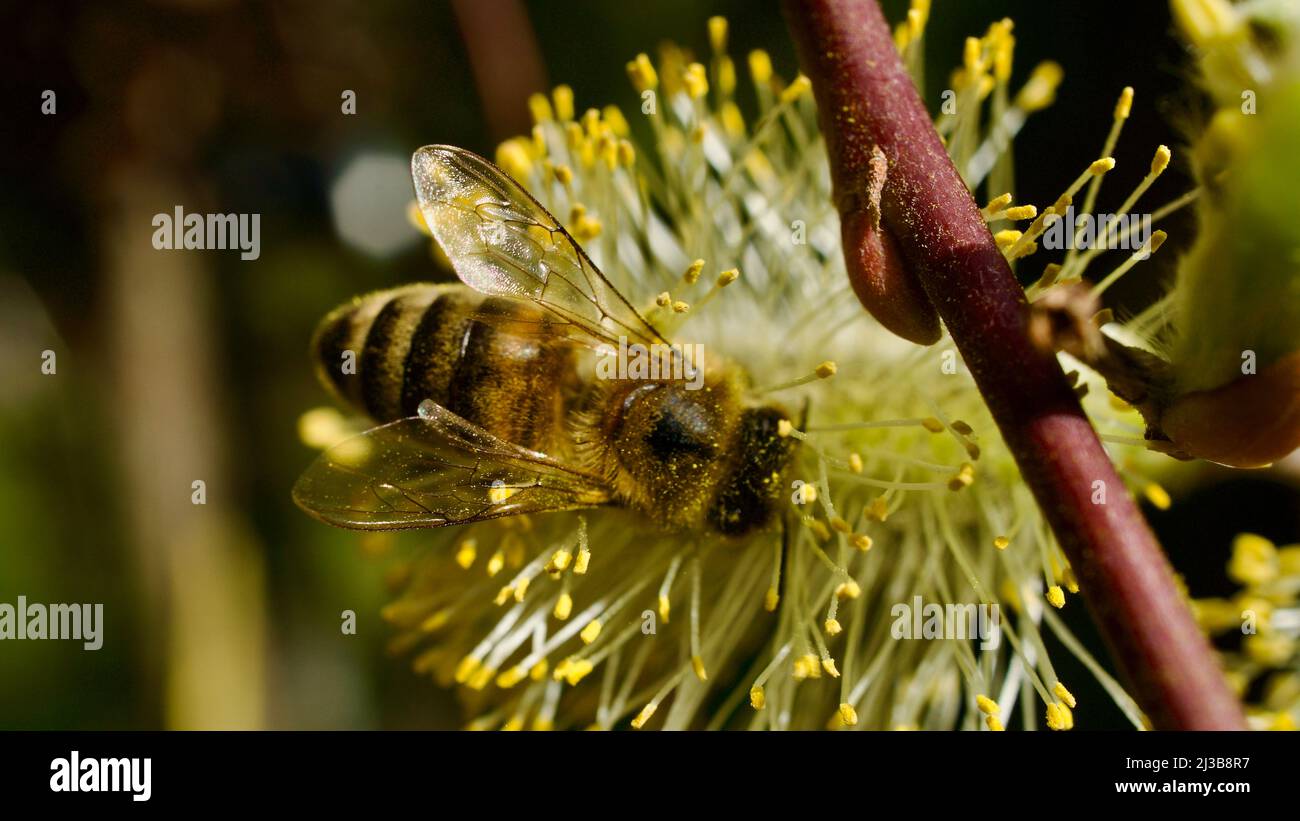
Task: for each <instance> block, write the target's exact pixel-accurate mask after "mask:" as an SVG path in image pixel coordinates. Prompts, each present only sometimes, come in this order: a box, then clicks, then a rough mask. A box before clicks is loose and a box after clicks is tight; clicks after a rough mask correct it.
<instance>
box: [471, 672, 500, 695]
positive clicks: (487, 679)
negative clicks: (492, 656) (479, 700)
mask: <svg viewBox="0 0 1300 821" xmlns="http://www.w3.org/2000/svg"><path fill="white" fill-rule="evenodd" d="M496 673H497V671H496V670H493V669H492V668H491V667H480V668H478V669H477V670H475V671H474V675H472V676H470V677H469V681H467V682H465V685H466V686H467V687H469V688H470V689H471V690H482V689H483V688H484V687H486V686H488V685H489V684H491V683H492V677H493V676H495V675H496Z"/></svg>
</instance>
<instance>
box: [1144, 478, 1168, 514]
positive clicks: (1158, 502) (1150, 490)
mask: <svg viewBox="0 0 1300 821" xmlns="http://www.w3.org/2000/svg"><path fill="white" fill-rule="evenodd" d="M1142 495H1143V496H1145V497H1147V501H1148V502H1150V503H1151V504H1152V505H1154V506H1155V508H1156V509H1157V510H1168V509H1169V506H1170V505H1171V504H1173V500H1172V499H1170V498H1169V491H1167V490H1165V489H1164V488H1162V487H1161V486H1160V485H1158V484H1156V483H1155V482H1150V483H1148V484H1147V486H1146V487H1144V488H1142Z"/></svg>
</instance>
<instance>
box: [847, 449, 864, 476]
mask: <svg viewBox="0 0 1300 821" xmlns="http://www.w3.org/2000/svg"><path fill="white" fill-rule="evenodd" d="M849 470H851V471H853V472H854V473H861V472H862V457H861V456H860V455H858V454H856V453H850V454H849Z"/></svg>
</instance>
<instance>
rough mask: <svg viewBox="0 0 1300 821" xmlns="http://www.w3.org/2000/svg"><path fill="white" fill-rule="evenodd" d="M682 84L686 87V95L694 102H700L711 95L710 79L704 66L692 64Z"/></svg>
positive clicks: (688, 67)
mask: <svg viewBox="0 0 1300 821" xmlns="http://www.w3.org/2000/svg"><path fill="white" fill-rule="evenodd" d="M682 82H683V84H684V85H685V86H686V93H687V94H689V95H690V97H691V99H693V100H698V99H700V98H701V97H703V96H704V95H705V94H708V93H709V77H708V74H707V73H706V72H705V70H704V66H702V65H700V64H699V63H691V64H690V65H689V66H687V67H686V74H685V75H684V76H683V77H682Z"/></svg>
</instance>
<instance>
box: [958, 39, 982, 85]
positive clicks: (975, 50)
mask: <svg viewBox="0 0 1300 821" xmlns="http://www.w3.org/2000/svg"><path fill="white" fill-rule="evenodd" d="M983 52H984V47H983V46H982V45H981V44H980V41H979V38H978V37H967V38H966V46H965V48H964V49H962V55H961V62H962V65H963V66H964V67H965V69H966V76H967V78H971V77H974V76H975V75H977V74H979V73H980V72H981V71H983V70H984V66H983V64H982V62H981V57H982V55H983Z"/></svg>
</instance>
